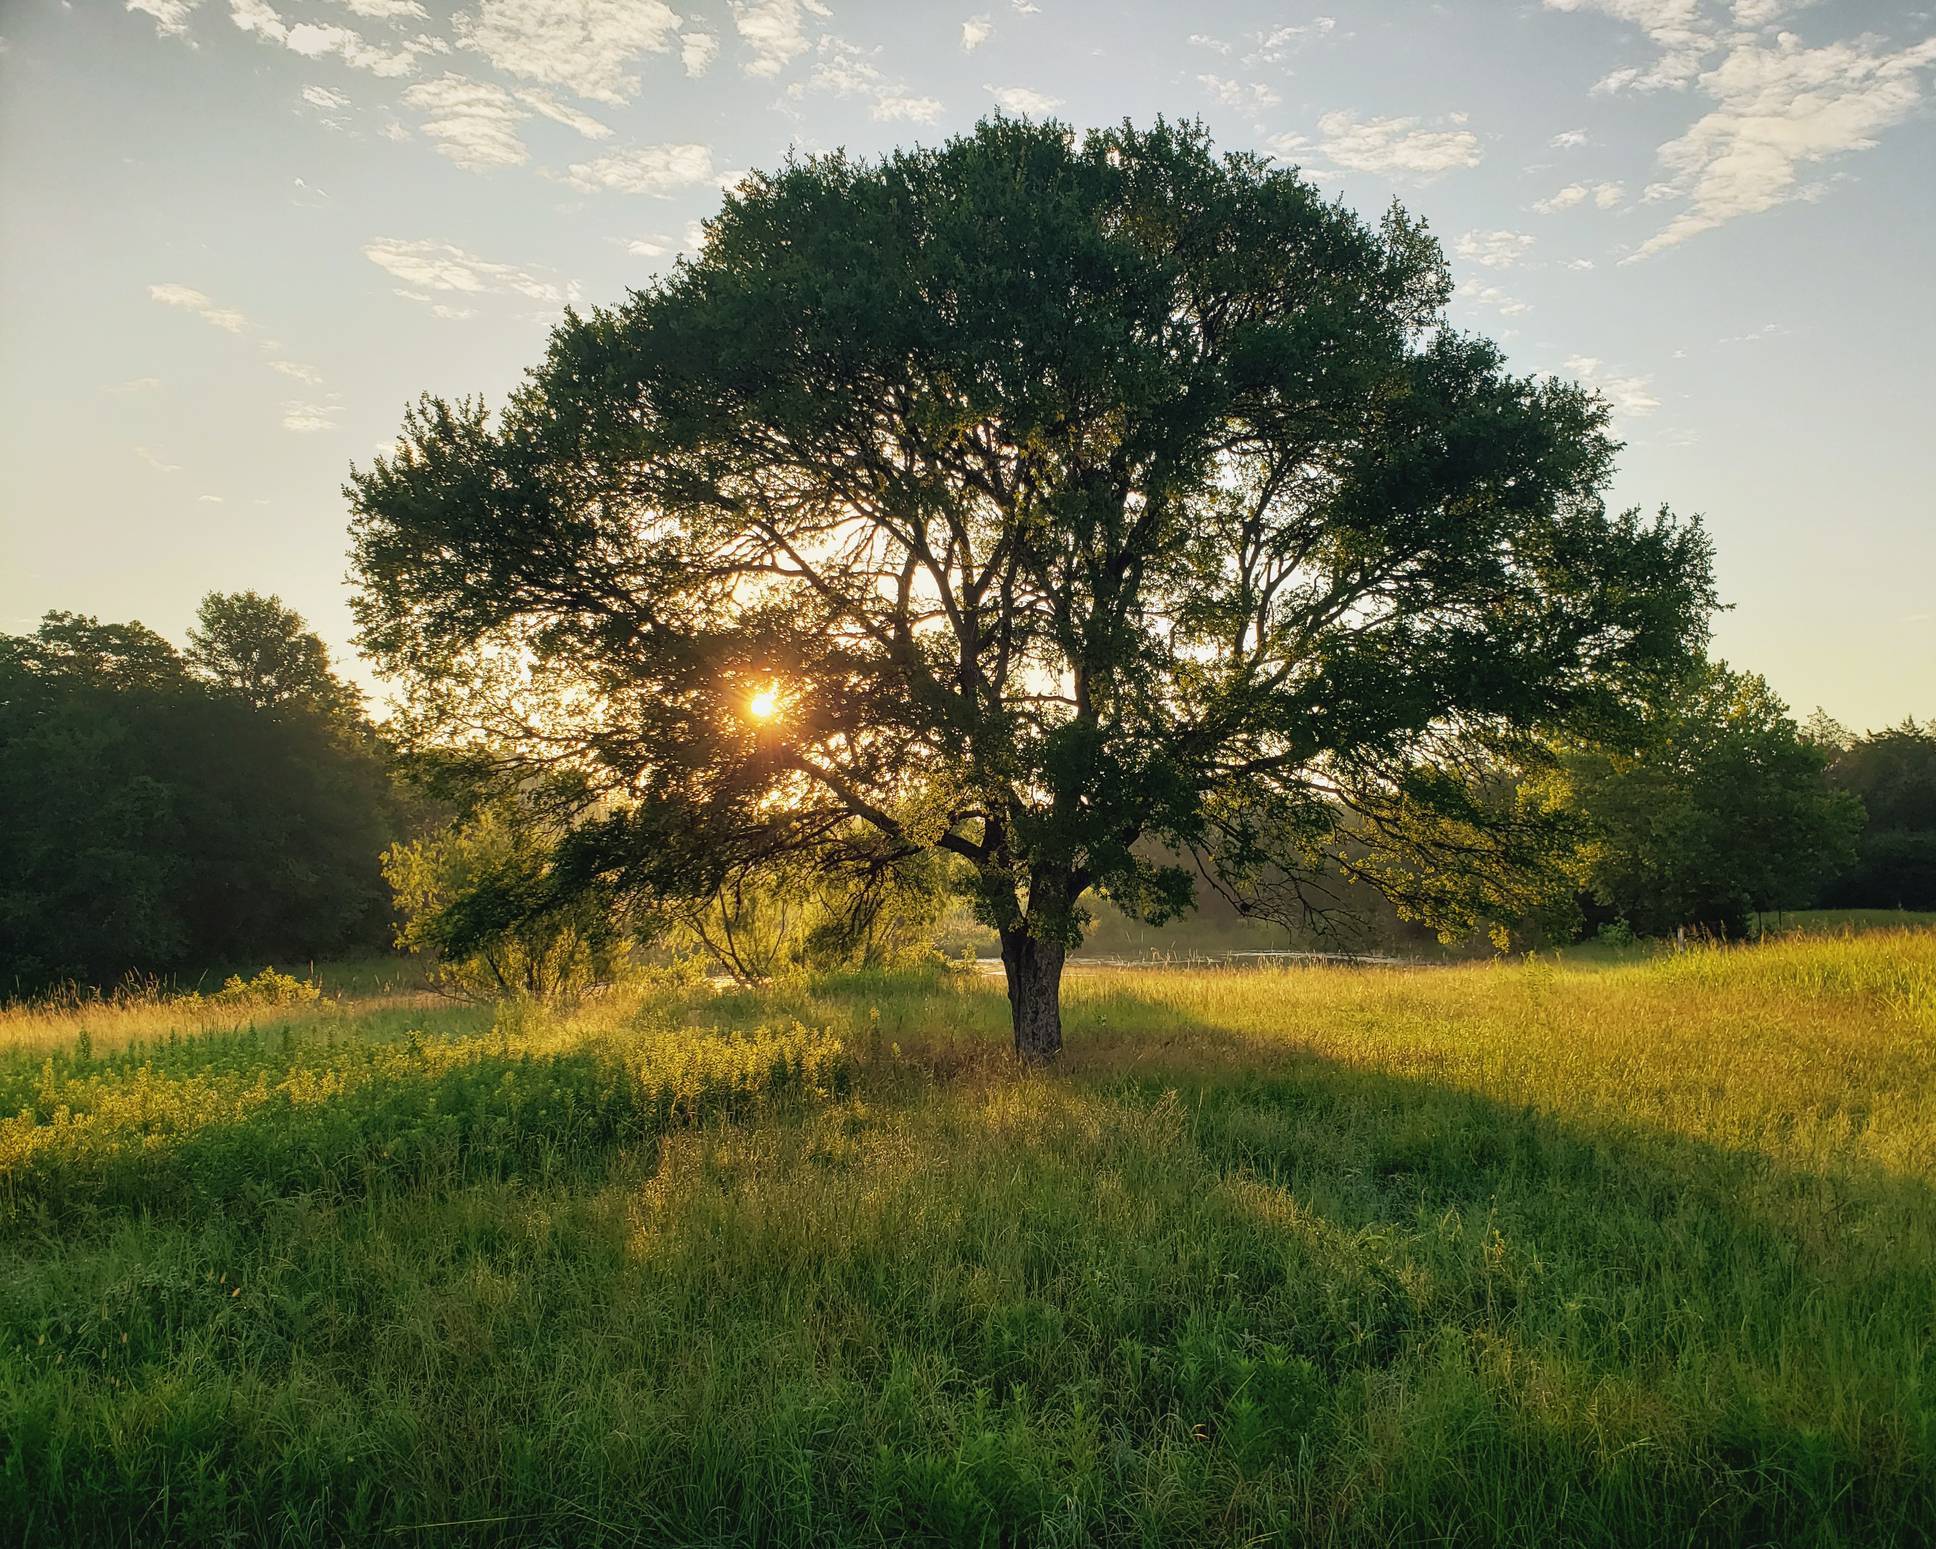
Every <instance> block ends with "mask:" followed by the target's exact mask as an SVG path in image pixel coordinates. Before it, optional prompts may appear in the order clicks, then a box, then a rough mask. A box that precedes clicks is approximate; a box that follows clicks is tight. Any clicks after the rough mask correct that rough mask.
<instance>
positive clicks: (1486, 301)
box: [1459, 285, 1533, 317]
mask: <svg viewBox="0 0 1936 1549" xmlns="http://www.w3.org/2000/svg"><path fill="white" fill-rule="evenodd" d="M1459 297H1460V299H1461V300H1463V301H1476V302H1477V303H1478V304H1479V305H1480V306H1482V307H1491V308H1492V309H1493V310H1494V311H1495V312H1498V313H1499V314H1501V315H1502V316H1504V317H1521V316H1523V315H1524V314H1526V313H1528V312H1530V311H1532V310H1533V308H1532V305H1531V303H1530V302H1525V301H1519V300H1517V299H1515V298H1514V297H1512V296H1509V295H1507V294H1506V293H1505V292H1504V291H1503V290H1501V289H1500V288H1499V287H1498V286H1497V285H1466V286H1462V287H1460V289H1459Z"/></svg>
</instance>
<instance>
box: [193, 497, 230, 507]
mask: <svg viewBox="0 0 1936 1549" xmlns="http://www.w3.org/2000/svg"><path fill="white" fill-rule="evenodd" d="M195 503H196V504H197V505H204V506H219V505H221V504H222V503H223V501H222V497H221V496H220V495H197V496H196V497H195Z"/></svg>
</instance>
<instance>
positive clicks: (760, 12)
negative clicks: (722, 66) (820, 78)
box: [733, 0, 828, 76]
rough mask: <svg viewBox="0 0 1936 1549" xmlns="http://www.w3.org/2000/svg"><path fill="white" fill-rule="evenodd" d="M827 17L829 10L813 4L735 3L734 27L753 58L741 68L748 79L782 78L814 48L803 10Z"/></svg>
mask: <svg viewBox="0 0 1936 1549" xmlns="http://www.w3.org/2000/svg"><path fill="white" fill-rule="evenodd" d="M803 9H804V10H808V11H811V12H812V13H813V14H814V15H816V16H826V15H827V14H828V11H827V8H826V7H825V6H822V5H815V4H813V3H812V0H808V3H807V4H806V5H805V6H804V7H803V6H802V5H801V4H800V3H799V0H733V26H734V28H735V30H737V31H738V33H739V40H740V42H741V43H743V44H745V45H746V48H747V51H748V53H749V54H750V55H751V57H750V58H749V59H748V60H747V61H746V63H745V64H744V65H743V66H742V67H741V68H742V69H744V70H745V71H746V73H747V74H748V75H757V76H774V75H778V74H779V73H780V72H781V71H782V70H784V69H785V68H786V67H787V66H788V65H790V64H792V63H793V61H794V60H796V59H798V58H799V57H800V56H801V55H802V54H804V53H805V52H806V51H807V50H808V48H810V47H811V46H812V45H811V44H809V43H808V41H807V34H806V24H805V23H804V22H803V21H802V20H801V18H800V12H801V11H802V10H803Z"/></svg>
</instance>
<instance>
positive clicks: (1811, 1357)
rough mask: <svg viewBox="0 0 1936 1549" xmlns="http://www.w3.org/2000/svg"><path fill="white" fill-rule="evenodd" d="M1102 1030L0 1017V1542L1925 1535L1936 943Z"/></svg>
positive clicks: (1449, 983)
mask: <svg viewBox="0 0 1936 1549" xmlns="http://www.w3.org/2000/svg"><path fill="white" fill-rule="evenodd" d="M1068 1000H1069V1049H1068V1053H1067V1057H1066V1060H1065V1064H1064V1067H1063V1068H1062V1069H1060V1070H1059V1071H1058V1072H1056V1073H1055V1074H1053V1075H1050V1076H1047V1077H1026V1076H1021V1075H1017V1074H1016V1073H1014V1072H1013V1071H1012V1070H1011V1069H1010V1068H1009V1066H1008V1064H1007V1062H1006V1059H1005V1057H1004V1056H1003V1054H1002V1042H1003V1038H1004V1036H1005V1029H1004V1025H1003V1020H1004V1013H1005V1010H1006V1006H1005V1002H1004V1001H1003V1000H1002V998H1001V993H1000V987H999V985H998V984H997V983H993V982H989V981H982V980H975V979H972V978H945V979H922V978H891V977H890V978H871V979H869V978H855V979H847V980H841V981H833V982H822V983H818V984H809V983H804V982H803V983H797V984H790V985H784V986H780V987H777V988H775V989H773V990H771V991H768V992H765V993H761V994H753V993H747V992H737V993H732V994H724V995H718V996H710V995H707V994H704V993H700V992H690V991H688V992H677V993H675V992H671V991H665V992H661V993H659V994H656V995H655V994H652V993H648V992H645V991H640V992H637V993H633V994H630V995H627V996H623V997H614V998H613V999H612V1000H611V1001H609V1002H607V1003H604V1004H601V1005H599V1006H597V1007H595V1008H593V1009H591V1010H588V1011H586V1012H585V1013H583V1014H581V1015H579V1016H577V1017H574V1018H568V1019H563V1020H557V1021H554V1020H547V1019H543V1018H537V1017H532V1016H530V1015H528V1014H527V1015H524V1016H510V1015H507V1016H505V1017H503V1018H500V1019H498V1022H497V1025H496V1026H494V1027H493V1026H489V1025H487V1024H488V1019H487V1018H481V1017H480V1016H479V1015H478V1014H477V1013H473V1012H467V1011H464V1010H462V1009H459V1008H450V1007H442V1006H439V1005H436V1004H435V1003H431V1002H428V1001H420V1000H413V999H411V998H410V997H409V996H407V995H398V994H389V995H379V996H377V997H375V998H373V999H372V1000H371V1001H370V1002H367V1003H365V1002H358V1001H347V1002H344V1003H341V1004H333V1003H330V1002H327V1001H325V1002H322V1003H318V1004H316V1005H313V1006H302V1007H291V1008H274V1009H273V1010H268V1011H265V1012H263V1013H261V1014H257V1015H253V1016H251V1015H249V1014H247V1013H245V1012H242V1011H238V1010H236V1009H234V1008H231V1009H229V1010H228V1011H226V1012H220V1013H218V1012H217V1011H214V1010H211V1009H208V1008H201V1009H198V1010H195V1011H194V1012H193V1013H192V1016H193V1021H192V1024H191V1025H184V1026H174V1027H172V1029H171V1027H170V1025H169V1013H168V1012H167V1010H166V1009H165V1008H164V1007H148V1008H135V1009H133V1010H130V1011H126V1012H120V1013H116V1012H112V1011H108V1010H102V1009H97V1010H95V1011H94V1012H92V1013H71V1014H68V1015H67V1018H66V1020H65V1021H63V1020H62V1018H61V1017H58V1016H46V1015H43V1016H41V1017H39V1018H38V1019H35V1018H32V1017H29V1016H27V1015H25V1014H23V1013H14V1014H11V1015H9V1016H7V1017H5V1018H0V1093H3V1094H4V1098H3V1099H0V1112H10V1113H17V1114H19V1115H20V1117H16V1118H13V1119H9V1120H4V1121H0V1524H6V1531H7V1536H8V1537H11V1538H14V1539H17V1540H18V1541H22V1542H35V1543H39V1542H55V1541H59V1542H81V1543H86V1542H102V1543H110V1542H111V1543H123V1542H131V1541H140V1542H162V1541H178V1542H185V1543H197V1544H200V1543H209V1542H223V1541H228V1542H235V1543H271V1544H277V1543H329V1544H334V1543H341V1542H346V1541H376V1542H387V1543H414V1542H459V1541H461V1542H467V1543H468V1542H486V1543H495V1542H503V1543H587V1542H589V1543H613V1544H617V1543H654V1544H656V1543H738V1542H747V1541H759V1542H765V1543H776V1544H785V1543H845V1542H863V1543H866V1542H886V1541H900V1540H905V1539H908V1538H915V1539H929V1540H942V1541H965V1542H981V1543H991V1544H992V1543H998V1542H1017V1541H1029V1542H1044V1543H1084V1542H1135V1543H1147V1544H1174V1543H1184V1542H1219V1543H1258V1542H1275V1543H1305V1542H1318V1543H1327V1542H1334V1543H1351V1544H1388V1543H1434V1544H1442V1543H1472V1544H1493V1543H1511V1544H1524V1545H1528V1546H1531V1545H1549V1544H1562V1543H1589V1544H1599V1543H1605V1544H1656V1543H1712V1544H1743V1543H1746V1544H1756V1543H1766V1544H1851V1545H1854V1544H1876V1543H1891V1542H1900V1543H1924V1542H1928V1541H1929V1540H1930V1533H1931V1527H1930V1525H1931V1524H1932V1523H1936V1201H1932V1196H1931V1188H1932V1183H1936V934H1931V933H1928V932H1908V931H1903V932H1897V933H1879V934H1871V935H1864V936H1860V937H1853V938H1847V939H1833V940H1822V939H1798V940H1784V941H1779V942H1776V943H1773V944H1770V945H1766V946H1762V947H1757V948H1744V949H1736V950H1732V951H1702V952H1695V953H1687V954H1682V955H1679V956H1659V957H1653V958H1649V959H1644V960H1639V959H1637V960H1633V961H1627V962H1614V963H1602V964H1598V965H1596V966H1593V967H1591V968H1585V967H1575V966H1570V965H1568V964H1566V963H1564V962H1562V963H1558V964H1556V963H1553V962H1550V961H1540V962H1532V963H1516V964H1501V965H1477V966H1467V967H1457V968H1443V969H1415V970H1386V969H1363V970H1345V969H1336V968H1293V969H1284V970H1261V971H1198V972H1164V971H1148V972H1132V971H1124V972H1084V973H1081V974H1077V975H1072V976H1071V979H1070V981H1069V984H1068ZM117 1016H119V1017H121V1018H122V1019H123V1020H122V1021H120V1022H116V1021H115V1018H116V1017H117ZM83 1022H85V1023H86V1025H85V1026H83ZM63 1029H64V1030H65V1042H64V1043H63V1042H62V1037H63ZM82 1031H86V1032H87V1035H88V1036H87V1039H86V1045H85V1049H84V1050H83V1048H82V1047H81V1040H80V1034H81V1032H82Z"/></svg>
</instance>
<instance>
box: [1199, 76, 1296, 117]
mask: <svg viewBox="0 0 1936 1549" xmlns="http://www.w3.org/2000/svg"><path fill="white" fill-rule="evenodd" d="M1197 85H1199V86H1201V87H1202V88H1203V89H1204V90H1205V91H1207V92H1209V93H1210V95H1211V96H1213V97H1215V98H1216V99H1217V101H1219V102H1221V103H1222V104H1223V105H1224V106H1225V107H1227V108H1238V109H1242V110H1244V111H1247V112H1252V113H1260V112H1262V111H1263V110H1264V109H1265V108H1268V107H1275V106H1276V105H1277V102H1278V96H1277V93H1276V92H1274V91H1272V90H1271V89H1270V87H1268V86H1265V85H1263V84H1262V83H1260V82H1257V81H1227V80H1225V79H1224V78H1223V77H1222V76H1220V75H1199V76H1198V77H1197Z"/></svg>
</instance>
